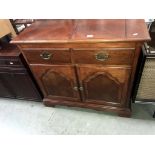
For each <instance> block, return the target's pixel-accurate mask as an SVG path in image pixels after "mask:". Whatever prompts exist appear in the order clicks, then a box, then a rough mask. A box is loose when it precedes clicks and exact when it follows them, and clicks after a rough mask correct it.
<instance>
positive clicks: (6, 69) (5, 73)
mask: <svg viewBox="0 0 155 155" xmlns="http://www.w3.org/2000/svg"><path fill="white" fill-rule="evenodd" d="M20 56H21V54H20V52H19V49H18V48H17V47H16V46H13V45H10V44H5V46H4V45H2V49H1V50H0V97H8V98H16V99H26V100H35V101H41V95H40V93H39V91H38V90H37V87H36V85H35V83H34V81H33V79H32V77H31V75H30V73H29V71H28V69H27V68H26V67H25V66H24V62H23V59H22V57H20Z"/></svg>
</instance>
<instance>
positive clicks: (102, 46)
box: [12, 19, 150, 116]
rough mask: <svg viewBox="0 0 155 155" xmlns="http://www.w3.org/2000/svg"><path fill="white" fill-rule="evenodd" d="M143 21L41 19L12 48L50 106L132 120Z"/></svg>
mask: <svg viewBox="0 0 155 155" xmlns="http://www.w3.org/2000/svg"><path fill="white" fill-rule="evenodd" d="M149 39H150V38H149V35H148V32H147V28H146V25H145V23H144V20H123V19H122V20H40V21H36V22H35V23H34V24H32V25H31V27H29V28H27V30H25V31H23V32H22V33H21V34H20V35H19V36H18V37H16V38H15V39H14V40H13V41H12V43H15V44H17V45H18V46H20V48H21V50H22V53H23V56H24V58H25V60H26V61H27V63H28V64H29V67H30V69H31V71H32V73H33V75H34V77H35V79H36V81H37V83H38V84H39V87H40V89H41V90H42V92H43V94H44V100H43V101H44V104H45V105H48V106H54V105H66V106H76V107H83V108H91V109H95V110H105V111H112V112H117V113H118V114H119V115H120V116H130V114H131V104H130V101H131V100H130V96H131V90H132V85H133V79H134V75H135V69H136V65H137V60H138V58H139V54H140V48H141V45H142V44H143V42H144V41H145V40H149Z"/></svg>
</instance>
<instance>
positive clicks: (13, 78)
mask: <svg viewBox="0 0 155 155" xmlns="http://www.w3.org/2000/svg"><path fill="white" fill-rule="evenodd" d="M7 80H8V83H9V87H10V89H12V90H13V92H14V94H15V96H16V98H19V99H28V100H36V101H41V95H40V94H39V91H38V90H37V88H36V86H35V84H34V83H33V81H32V79H31V78H30V75H29V74H28V72H27V71H26V70H25V69H20V70H16V71H14V73H10V76H9V77H8V79H7Z"/></svg>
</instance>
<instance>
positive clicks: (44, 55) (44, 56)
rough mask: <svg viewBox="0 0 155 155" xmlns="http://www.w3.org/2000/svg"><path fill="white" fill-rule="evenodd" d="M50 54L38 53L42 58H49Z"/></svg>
mask: <svg viewBox="0 0 155 155" xmlns="http://www.w3.org/2000/svg"><path fill="white" fill-rule="evenodd" d="M51 56H52V54H51V53H48V52H43V53H41V54H40V57H42V58H43V59H44V60H49V59H51Z"/></svg>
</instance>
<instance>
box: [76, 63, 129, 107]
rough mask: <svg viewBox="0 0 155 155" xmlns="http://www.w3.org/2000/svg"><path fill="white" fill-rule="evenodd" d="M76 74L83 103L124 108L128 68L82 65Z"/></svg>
mask: <svg viewBox="0 0 155 155" xmlns="http://www.w3.org/2000/svg"><path fill="white" fill-rule="evenodd" d="M78 74H79V82H80V85H81V87H80V88H81V89H80V90H81V93H82V94H83V101H84V102H90V103H96V104H107V105H114V104H115V105H116V106H124V104H125V99H126V95H127V87H128V81H129V77H130V68H123V67H102V66H99V67H97V66H84V65H83V66H80V67H78Z"/></svg>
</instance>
